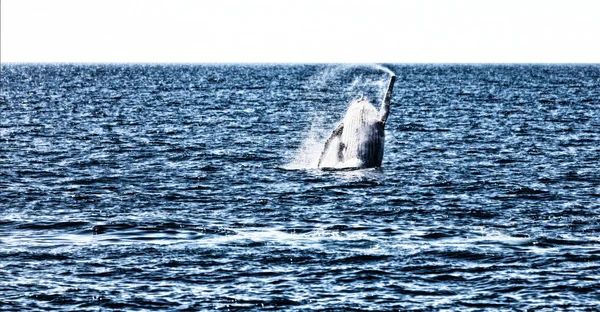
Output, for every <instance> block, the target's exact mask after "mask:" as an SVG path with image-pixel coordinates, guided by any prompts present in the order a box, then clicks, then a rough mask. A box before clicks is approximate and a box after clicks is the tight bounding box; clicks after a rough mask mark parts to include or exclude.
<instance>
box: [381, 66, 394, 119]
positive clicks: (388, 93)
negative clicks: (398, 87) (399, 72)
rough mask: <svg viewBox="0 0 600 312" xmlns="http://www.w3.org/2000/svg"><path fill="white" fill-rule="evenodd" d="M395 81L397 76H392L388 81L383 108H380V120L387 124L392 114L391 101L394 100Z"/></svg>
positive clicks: (382, 103)
mask: <svg viewBox="0 0 600 312" xmlns="http://www.w3.org/2000/svg"><path fill="white" fill-rule="evenodd" d="M394 82H396V76H392V77H390V82H389V83H388V87H387V91H386V92H385V96H384V97H383V101H382V102H381V108H380V109H379V120H380V121H381V122H382V123H383V125H385V122H386V121H387V118H388V116H389V114H390V102H391V100H392V90H393V89H394Z"/></svg>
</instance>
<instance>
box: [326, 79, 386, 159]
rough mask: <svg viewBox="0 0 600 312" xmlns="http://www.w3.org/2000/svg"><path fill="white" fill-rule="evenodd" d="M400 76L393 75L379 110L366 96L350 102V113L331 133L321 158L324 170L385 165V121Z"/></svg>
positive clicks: (348, 112) (348, 110)
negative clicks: (395, 83) (397, 78)
mask: <svg viewBox="0 0 600 312" xmlns="http://www.w3.org/2000/svg"><path fill="white" fill-rule="evenodd" d="M395 81H396V76H395V75H394V74H392V75H391V77H390V81H389V83H388V86H387V90H386V92H385V94H384V97H383V100H382V101H381V106H380V108H379V110H377V109H376V108H375V107H374V106H373V105H372V104H371V103H369V101H367V100H366V99H365V98H364V97H361V98H359V99H356V100H354V101H352V102H351V103H350V105H348V109H347V111H346V114H345V115H344V117H343V118H342V120H341V121H340V122H339V123H338V124H337V126H336V127H335V128H334V129H333V131H332V132H331V135H330V136H329V138H328V139H327V141H326V142H325V144H324V146H323V149H322V151H321V156H320V157H319V162H318V168H320V169H352V168H356V169H364V168H378V167H381V162H382V160H383V148H384V143H385V142H384V138H385V132H384V129H385V123H386V121H387V119H388V116H389V114H390V101H391V98H392V90H393V88H394V82H395Z"/></svg>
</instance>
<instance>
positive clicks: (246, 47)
mask: <svg viewBox="0 0 600 312" xmlns="http://www.w3.org/2000/svg"><path fill="white" fill-rule="evenodd" d="M0 3H1V29H0V32H1V33H0V35H1V37H0V38H1V42H0V43H1V50H0V60H1V62H2V63H5V62H178V63H210V62H219V63H238V62H252V63H280V62H296V63H297V62H300V63H306V62H308V63H313V62H331V63H348V62H351V63H356V62H358V63H365V62H389V63H440V62H441V63H519V62H528V63H529V62H533V63H557V62H558V63H600V1H594V0H590V1H586V0H564V1H555V0H502V1H497V0H487V1H486V0H447V1H442V0H440V1H438V0H414V1H393V0H369V1H367V0H365V1H352V0H346V1H342V0H339V1H338V0H297V1H296V0H211V1H202V0H190V1H187V0H87V1H84V0H1V2H0Z"/></svg>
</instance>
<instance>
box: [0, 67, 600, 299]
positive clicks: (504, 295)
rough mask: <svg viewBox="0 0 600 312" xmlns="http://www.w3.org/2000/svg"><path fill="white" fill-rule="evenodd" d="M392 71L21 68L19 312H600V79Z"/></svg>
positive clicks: (13, 97)
mask: <svg viewBox="0 0 600 312" xmlns="http://www.w3.org/2000/svg"><path fill="white" fill-rule="evenodd" d="M390 69H391V70H393V71H394V72H395V73H396V74H397V75H398V79H397V81H396V85H395V88H394V94H393V98H392V106H391V114H390V118H389V119H388V121H387V125H386V150H385V155H384V160H383V165H382V168H381V169H367V170H354V171H321V170H317V169H314V168H315V167H316V161H318V157H319V155H320V152H321V150H320V149H321V148H322V144H323V142H324V140H325V139H326V137H327V136H328V135H329V133H330V131H331V130H332V129H333V127H334V126H335V123H336V122H338V121H339V120H340V118H341V117H342V116H343V113H344V112H345V110H346V108H347V105H348V103H350V101H351V100H352V99H355V98H357V97H358V96H361V95H364V96H366V97H367V98H368V99H369V100H370V101H372V102H373V103H379V101H380V99H381V97H382V96H383V92H384V88H385V85H386V83H387V79H388V77H389V75H388V73H386V72H385V70H384V69H383V67H377V66H367V65H356V66H348V65H340V66H334V65H306V66H302V65H283V66H281V65H272V66H271V65H269V66H266V65H264V66H241V65H231V66H225V65H223V66H221V65H210V66H208V65H2V72H1V91H0V96H1V97H0V310H2V311H7V310H24V309H27V310H36V309H39V310H48V309H57V310H76V311H81V310H93V311H96V310H98V309H102V310H104V309H106V310H113V309H124V310H132V309H133V310H136V309H143V310H146V309H149V310H150V309H156V310H185V309H189V310H211V309H240V308H242V309H245V308H248V309H267V308H271V309H274V310H311V309H314V310H344V309H358V310H363V309H372V310H412V309H415V310H423V309H432V310H439V309H450V310H461V311H464V310H470V309H472V310H481V309H484V310H485V309H490V310H498V309H500V310H526V309H532V310H540V309H544V308H545V309H547V310H555V309H564V308H572V309H576V310H593V309H597V307H598V305H599V304H600V300H599V298H600V282H599V280H600V217H599V213H600V173H599V164H600V66H598V65H577V66H566V65H506V66H491V65H474V66H471V65H461V66H453V65H435V66H433V65H396V66H390ZM375 105H376V106H377V104H375Z"/></svg>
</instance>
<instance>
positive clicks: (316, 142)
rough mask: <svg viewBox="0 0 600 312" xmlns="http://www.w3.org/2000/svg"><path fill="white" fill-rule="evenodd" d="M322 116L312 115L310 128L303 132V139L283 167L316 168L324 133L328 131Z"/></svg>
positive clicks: (324, 138) (323, 142)
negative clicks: (291, 157)
mask: <svg viewBox="0 0 600 312" xmlns="http://www.w3.org/2000/svg"><path fill="white" fill-rule="evenodd" d="M324 121H325V119H324V118H323V116H315V117H313V120H312V123H311V127H310V130H309V131H308V132H307V133H305V134H304V139H303V140H302V143H301V144H300V147H299V148H298V150H296V151H295V152H294V156H293V159H292V160H291V161H290V162H289V163H288V164H287V165H285V166H284V168H285V169H316V168H317V167H318V164H319V157H321V150H322V149H323V145H324V144H325V140H326V135H327V134H328V132H329V131H330V130H329V129H327V128H326V127H325V126H324V125H325V123H324Z"/></svg>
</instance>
